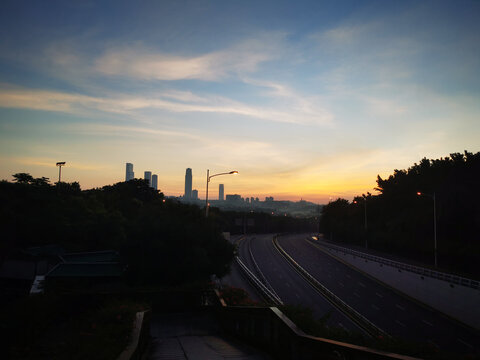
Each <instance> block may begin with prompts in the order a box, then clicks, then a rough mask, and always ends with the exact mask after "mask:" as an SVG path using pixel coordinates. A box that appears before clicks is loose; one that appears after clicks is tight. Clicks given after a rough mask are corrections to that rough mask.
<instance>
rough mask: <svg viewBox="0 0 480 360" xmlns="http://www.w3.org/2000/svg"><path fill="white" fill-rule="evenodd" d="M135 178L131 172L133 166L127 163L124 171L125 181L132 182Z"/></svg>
mask: <svg viewBox="0 0 480 360" xmlns="http://www.w3.org/2000/svg"><path fill="white" fill-rule="evenodd" d="M134 177H135V173H134V172H133V164H132V163H127V167H126V171H125V181H129V180H133V178H134Z"/></svg>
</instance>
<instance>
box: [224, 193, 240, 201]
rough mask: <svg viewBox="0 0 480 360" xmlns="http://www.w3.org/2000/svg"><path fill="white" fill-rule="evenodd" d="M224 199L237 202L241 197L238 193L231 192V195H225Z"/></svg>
mask: <svg viewBox="0 0 480 360" xmlns="http://www.w3.org/2000/svg"><path fill="white" fill-rule="evenodd" d="M225 201H228V202H239V201H242V197H241V196H240V195H238V194H232V195H230V194H229V195H227V196H225Z"/></svg>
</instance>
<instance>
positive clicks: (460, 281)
mask: <svg viewBox="0 0 480 360" xmlns="http://www.w3.org/2000/svg"><path fill="white" fill-rule="evenodd" d="M308 240H310V241H311V242H313V243H314V244H319V245H321V246H325V247H328V248H330V249H333V250H335V251H339V252H343V253H344V254H351V255H353V256H358V257H359V258H363V259H365V260H370V261H375V262H378V263H380V264H384V265H388V266H392V267H395V268H397V269H401V270H406V271H410V272H413V273H416V274H419V275H422V276H429V277H431V278H434V279H439V280H443V281H448V282H450V283H453V284H457V285H461V286H466V287H470V288H472V289H480V281H477V280H472V279H468V278H464V277H461V276H456V275H452V274H447V273H444V272H440V271H436V270H431V269H427V268H423V267H420V266H415V265H409V264H405V263H402V262H399V261H393V260H389V259H386V258H383V257H380V256H375V255H370V254H366V253H362V252H360V251H356V250H352V249H349V248H344V247H341V246H338V245H333V244H329V243H326V242H324V241H320V240H313V239H312V238H310V237H309V238H308Z"/></svg>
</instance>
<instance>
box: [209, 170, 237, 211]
mask: <svg viewBox="0 0 480 360" xmlns="http://www.w3.org/2000/svg"><path fill="white" fill-rule="evenodd" d="M236 174H238V171H237V170H233V171H230V172H224V173H219V174H214V175H210V170H207V191H206V195H205V216H206V217H208V207H209V203H208V183H209V182H210V179H211V178H212V177H215V176H220V175H236Z"/></svg>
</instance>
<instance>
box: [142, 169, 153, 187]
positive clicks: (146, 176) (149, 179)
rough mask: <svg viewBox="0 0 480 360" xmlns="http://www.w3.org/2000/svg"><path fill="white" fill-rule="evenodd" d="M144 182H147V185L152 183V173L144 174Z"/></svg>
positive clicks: (146, 172)
mask: <svg viewBox="0 0 480 360" xmlns="http://www.w3.org/2000/svg"><path fill="white" fill-rule="evenodd" d="M143 178H144V179H145V180H147V181H148V185H150V184H151V183H152V172H151V171H145V174H144V176H143Z"/></svg>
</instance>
